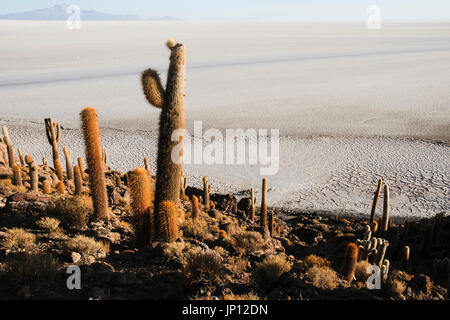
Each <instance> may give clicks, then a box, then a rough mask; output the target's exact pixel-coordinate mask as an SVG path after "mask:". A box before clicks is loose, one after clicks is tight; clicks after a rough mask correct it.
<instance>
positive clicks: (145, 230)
mask: <svg viewBox="0 0 450 320" xmlns="http://www.w3.org/2000/svg"><path fill="white" fill-rule="evenodd" d="M129 178H130V185H129V190H130V195H131V203H130V204H131V207H132V208H133V214H134V217H133V220H134V224H135V230H136V242H137V245H138V246H140V247H143V246H146V245H148V244H149V243H150V242H151V241H152V237H153V232H152V231H153V230H152V228H153V226H154V223H153V200H154V195H153V188H152V183H151V178H150V174H149V173H148V171H147V170H146V169H144V168H142V167H139V168H136V169H134V170H133V171H132V172H130V173H129Z"/></svg>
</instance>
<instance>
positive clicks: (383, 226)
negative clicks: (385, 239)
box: [380, 184, 389, 234]
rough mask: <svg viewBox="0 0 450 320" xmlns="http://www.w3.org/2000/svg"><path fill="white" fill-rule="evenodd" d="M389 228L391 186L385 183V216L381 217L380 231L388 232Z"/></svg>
mask: <svg viewBox="0 0 450 320" xmlns="http://www.w3.org/2000/svg"><path fill="white" fill-rule="evenodd" d="M388 228H389V186H388V185H387V184H385V185H384V199H383V216H382V218H381V226H380V233H381V234H386V232H387V231H388Z"/></svg>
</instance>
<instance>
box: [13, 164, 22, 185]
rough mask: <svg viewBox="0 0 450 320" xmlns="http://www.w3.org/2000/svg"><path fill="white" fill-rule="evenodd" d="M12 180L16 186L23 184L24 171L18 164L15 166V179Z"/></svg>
mask: <svg viewBox="0 0 450 320" xmlns="http://www.w3.org/2000/svg"><path fill="white" fill-rule="evenodd" d="M12 182H13V184H14V185H15V186H22V173H21V172H20V167H19V166H18V165H16V164H15V165H14V166H13V179H12Z"/></svg>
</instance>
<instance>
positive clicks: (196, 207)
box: [191, 196, 200, 219]
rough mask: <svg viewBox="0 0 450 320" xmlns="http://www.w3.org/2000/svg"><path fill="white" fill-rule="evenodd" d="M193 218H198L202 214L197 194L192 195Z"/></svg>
mask: <svg viewBox="0 0 450 320" xmlns="http://www.w3.org/2000/svg"><path fill="white" fill-rule="evenodd" d="M191 202H192V218H193V219H196V218H198V216H199V214H200V208H199V205H198V198H197V197H196V196H192V200H191Z"/></svg>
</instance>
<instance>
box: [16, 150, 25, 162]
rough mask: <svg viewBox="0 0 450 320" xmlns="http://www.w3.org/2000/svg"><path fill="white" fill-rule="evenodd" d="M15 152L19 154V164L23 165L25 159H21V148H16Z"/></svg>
mask: <svg viewBox="0 0 450 320" xmlns="http://www.w3.org/2000/svg"><path fill="white" fill-rule="evenodd" d="M17 153H18V154H19V161H20V164H21V165H22V166H24V165H25V160H24V159H23V154H22V150H21V149H20V148H17Z"/></svg>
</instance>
